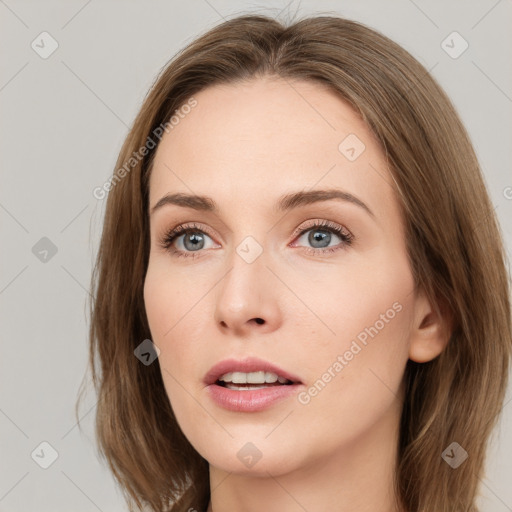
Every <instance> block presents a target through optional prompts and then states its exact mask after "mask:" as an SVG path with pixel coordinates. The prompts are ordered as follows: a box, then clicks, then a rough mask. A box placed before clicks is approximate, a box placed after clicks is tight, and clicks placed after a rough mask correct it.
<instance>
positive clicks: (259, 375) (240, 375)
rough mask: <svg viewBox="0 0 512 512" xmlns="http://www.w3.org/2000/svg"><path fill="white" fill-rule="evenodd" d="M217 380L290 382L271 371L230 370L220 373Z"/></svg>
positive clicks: (233, 381)
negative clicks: (246, 371) (247, 371)
mask: <svg viewBox="0 0 512 512" xmlns="http://www.w3.org/2000/svg"><path fill="white" fill-rule="evenodd" d="M219 380H221V381H223V382H232V383H233V384H265V383H268V384H273V383H274V382H278V381H279V383H280V384H286V383H287V382H290V381H289V380H288V379H285V378H284V377H280V376H278V375H277V374H275V373H272V372H264V371H259V372H249V373H244V372H230V373H225V374H224V375H222V376H221V377H220V378H219Z"/></svg>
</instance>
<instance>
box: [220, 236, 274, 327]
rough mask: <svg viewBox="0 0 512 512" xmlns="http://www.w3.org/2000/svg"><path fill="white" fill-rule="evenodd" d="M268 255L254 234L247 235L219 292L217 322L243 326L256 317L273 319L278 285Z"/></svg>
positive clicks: (233, 256) (236, 248) (232, 257)
mask: <svg viewBox="0 0 512 512" xmlns="http://www.w3.org/2000/svg"><path fill="white" fill-rule="evenodd" d="M267 263H268V254H267V252H266V251H265V250H264V248H263V245H262V244H260V243H259V242H258V241H257V240H256V239H255V238H254V237H252V236H247V237H245V238H244V239H243V240H242V242H240V243H239V244H238V245H237V246H236V247H235V248H234V250H233V252H232V255H231V258H230V260H229V267H230V268H229V270H228V272H227V273H226V274H225V276H224V278H223V279H222V282H221V283H219V285H220V286H219V289H218V292H217V295H216V305H215V309H216V311H215V317H216V321H217V323H218V324H219V323H220V324H221V325H224V326H228V327H233V328H242V327H243V326H244V325H245V324H246V323H247V322H249V321H251V320H255V321H256V323H258V324H262V323H267V322H272V320H273V319H275V317H276V314H277V311H276V308H277V302H276V297H275V296H274V294H273V291H274V290H275V287H273V286H272V283H270V282H269V279H271V278H272V273H271V272H269V270H268V269H267V267H266V266H267Z"/></svg>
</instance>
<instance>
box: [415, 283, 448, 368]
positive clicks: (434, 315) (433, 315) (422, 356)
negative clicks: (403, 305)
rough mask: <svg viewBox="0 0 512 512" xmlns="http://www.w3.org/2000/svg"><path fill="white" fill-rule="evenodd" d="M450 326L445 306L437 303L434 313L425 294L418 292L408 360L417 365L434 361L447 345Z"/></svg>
mask: <svg viewBox="0 0 512 512" xmlns="http://www.w3.org/2000/svg"><path fill="white" fill-rule="evenodd" d="M452 324H453V322H452V314H451V312H450V310H449V308H448V307H447V305H446V304H444V303H441V302H438V311H436V308H434V307H433V305H432V304H431V302H430V301H429V300H428V298H427V297H426V295H425V293H424V292H423V291H421V292H419V293H418V294H417V296H416V299H415V304H414V324H413V326H412V330H411V334H410V340H409V359H412V360H413V361H415V362H417V363H426V362H428V361H431V360H432V359H435V358H436V357H437V356H438V355H439V354H440V353H441V352H442V351H443V350H444V349H445V348H446V345H448V342H449V340H450V336H451V333H452Z"/></svg>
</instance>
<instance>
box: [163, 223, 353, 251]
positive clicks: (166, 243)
mask: <svg viewBox="0 0 512 512" xmlns="http://www.w3.org/2000/svg"><path fill="white" fill-rule="evenodd" d="M318 228H322V229H321V231H328V232H330V233H334V234H335V235H337V236H339V237H340V238H341V240H342V242H341V243H340V244H339V245H337V246H334V247H325V248H323V249H318V248H314V247H303V249H305V250H306V252H307V253H309V254H313V255H315V256H318V255H319V254H323V255H325V254H326V253H327V254H330V253H334V252H336V251H338V250H340V249H344V248H346V247H348V246H350V245H352V242H353V241H354V236H353V235H352V234H351V233H350V232H349V231H348V230H347V229H345V228H343V227H342V226H339V225H338V224H335V223H333V222H330V221H325V220H315V221H314V224H311V225H309V226H307V227H305V228H302V229H300V230H298V231H296V232H295V233H294V234H293V236H294V239H295V238H300V237H301V236H302V235H303V234H304V233H307V232H308V231H311V230H314V229H318ZM318 230H319V231H320V229H318ZM197 232H200V233H204V234H207V235H208V236H210V238H212V234H211V233H210V231H209V230H208V229H205V228H204V227H201V226H200V225H198V224H196V223H188V224H181V225H180V226H177V227H176V228H173V229H171V230H169V231H167V232H166V233H164V235H163V237H162V238H161V239H160V241H159V245H160V246H161V247H162V248H163V249H165V250H167V251H169V252H170V253H171V254H173V255H175V256H177V257H179V258H198V257H201V254H200V253H201V252H203V251H201V250H199V251H182V250H179V249H175V248H173V247H172V244H173V242H174V240H176V238H178V237H179V236H181V235H184V234H189V233H197Z"/></svg>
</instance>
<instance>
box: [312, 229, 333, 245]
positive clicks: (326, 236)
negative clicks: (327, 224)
mask: <svg viewBox="0 0 512 512" xmlns="http://www.w3.org/2000/svg"><path fill="white" fill-rule="evenodd" d="M318 235H319V236H318ZM325 241H327V245H318V244H321V243H322V242H325ZM330 241H331V234H330V233H329V232H326V231H320V230H317V231H312V232H311V233H310V235H309V242H310V243H311V245H312V246H313V247H315V248H318V247H327V246H328V245H329V243H330Z"/></svg>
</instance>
